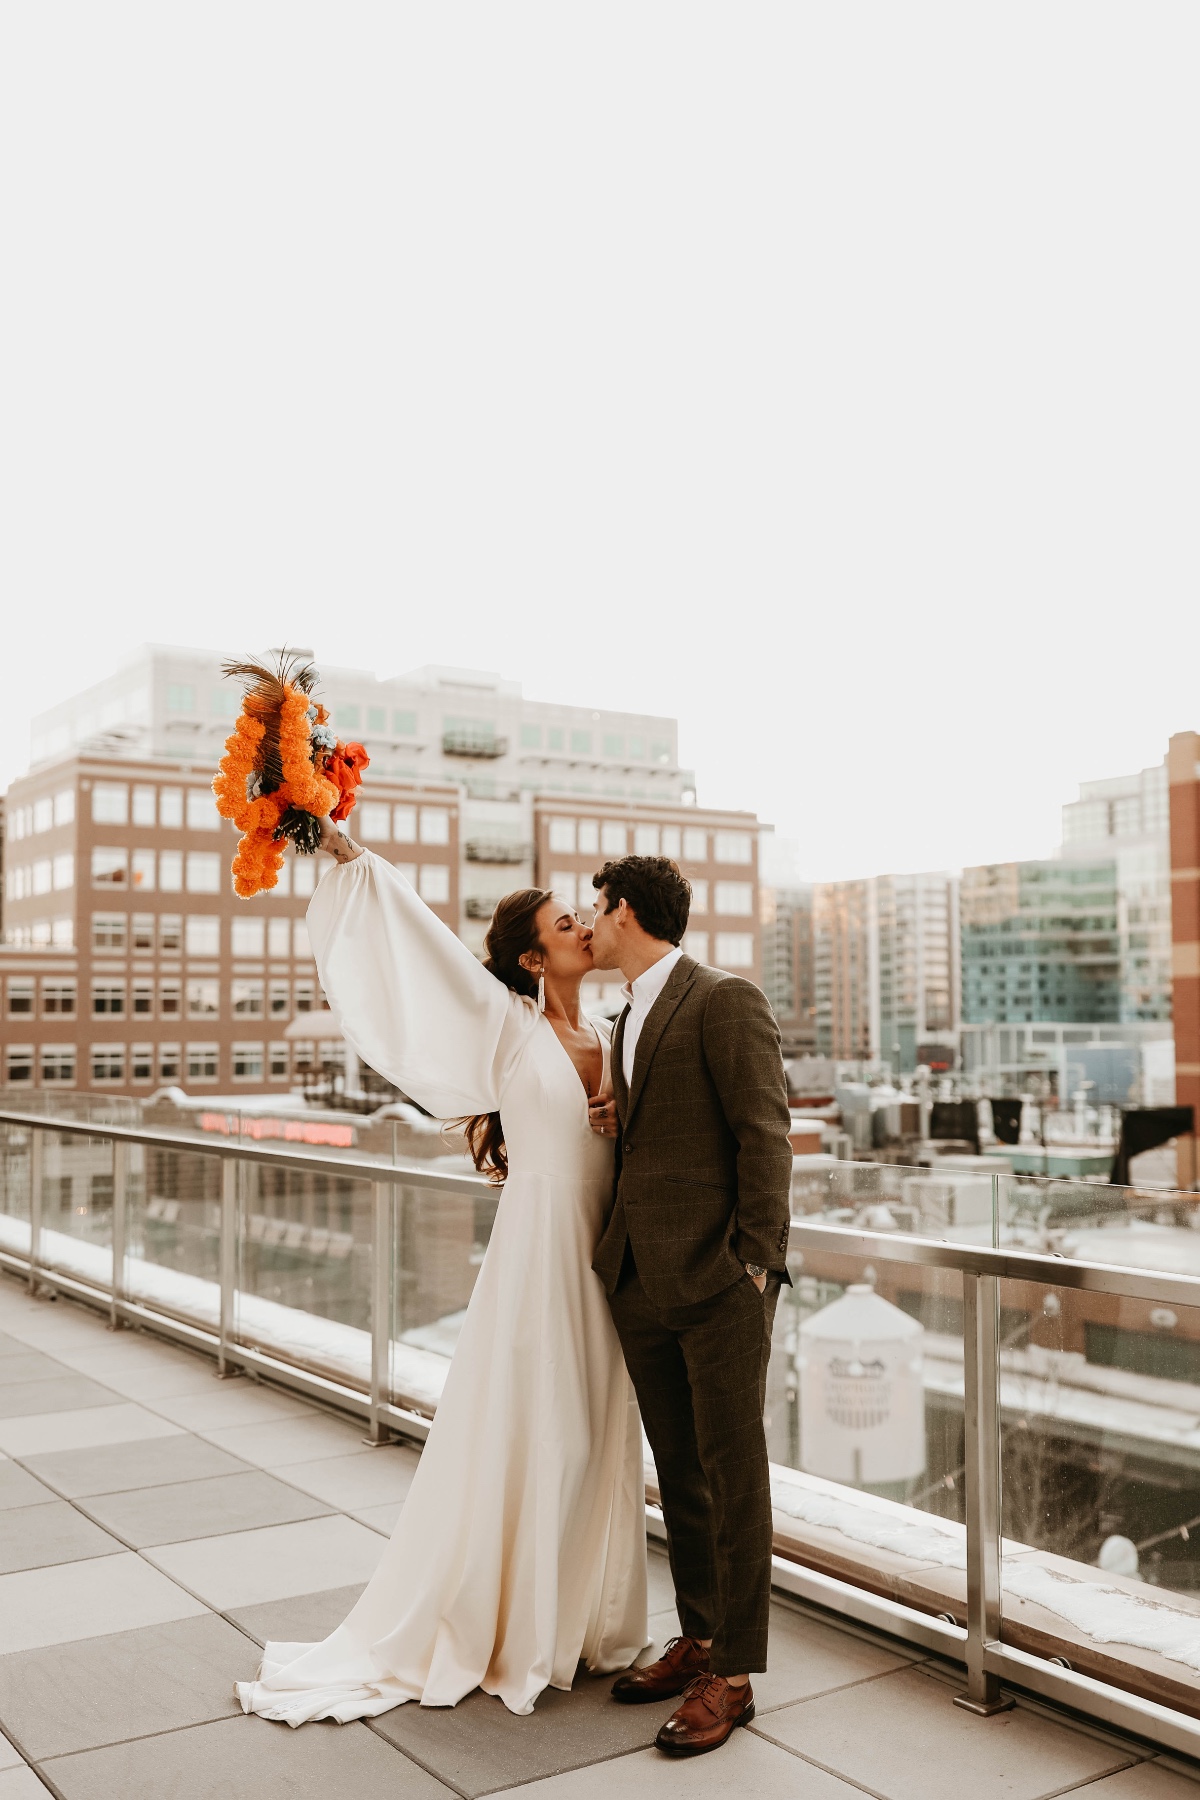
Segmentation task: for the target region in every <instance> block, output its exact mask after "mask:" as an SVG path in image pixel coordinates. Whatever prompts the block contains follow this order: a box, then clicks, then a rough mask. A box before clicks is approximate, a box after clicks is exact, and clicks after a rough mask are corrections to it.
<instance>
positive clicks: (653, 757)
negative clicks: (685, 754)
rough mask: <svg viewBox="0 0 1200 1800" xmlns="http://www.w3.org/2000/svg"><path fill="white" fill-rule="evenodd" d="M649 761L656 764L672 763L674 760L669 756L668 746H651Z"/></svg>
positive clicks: (669, 749)
mask: <svg viewBox="0 0 1200 1800" xmlns="http://www.w3.org/2000/svg"><path fill="white" fill-rule="evenodd" d="M650 761H651V762H656V763H669V762H673V761H674V758H673V756H672V755H671V746H670V744H651V746H650Z"/></svg>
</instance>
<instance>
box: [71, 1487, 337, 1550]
mask: <svg viewBox="0 0 1200 1800" xmlns="http://www.w3.org/2000/svg"><path fill="white" fill-rule="evenodd" d="M86 1506H87V1510H88V1512H89V1513H90V1514H91V1516H92V1517H93V1518H94V1519H98V1520H99V1521H100V1522H101V1524H103V1525H106V1526H108V1528H109V1529H110V1530H111V1531H115V1532H117V1533H118V1534H119V1535H120V1536H121V1537H122V1538H124V1539H125V1542H126V1543H128V1544H132V1545H134V1547H135V1548H136V1549H139V1550H140V1549H141V1548H142V1547H143V1546H144V1545H149V1544H178V1543H182V1542H183V1541H184V1540H186V1539H191V1538H200V1537H215V1536H216V1535H217V1533H218V1532H226V1531H247V1530H250V1529H251V1528H253V1527H254V1526H258V1525H286V1524H288V1523H290V1522H291V1521H292V1520H295V1519H317V1518H320V1517H321V1516H322V1515H323V1514H326V1513H329V1512H330V1511H331V1510H332V1509H331V1508H330V1507H328V1506H326V1504H325V1502H324V1501H323V1500H317V1499H315V1498H314V1497H313V1495H311V1494H302V1493H300V1492H298V1490H297V1489H296V1488H293V1487H288V1486H287V1485H286V1484H285V1483H284V1482H282V1481H277V1480H276V1478H275V1477H274V1475H268V1474H267V1473H266V1471H265V1470H263V1469H247V1470H245V1472H244V1473H242V1474H237V1475H212V1476H209V1477H208V1478H207V1479H206V1480H203V1481H178V1482H170V1483H163V1484H161V1485H160V1486H158V1487H148V1488H135V1489H134V1490H133V1491H131V1492H129V1493H122V1494H93V1495H91V1496H90V1497H89V1498H88V1500H87V1501H86Z"/></svg>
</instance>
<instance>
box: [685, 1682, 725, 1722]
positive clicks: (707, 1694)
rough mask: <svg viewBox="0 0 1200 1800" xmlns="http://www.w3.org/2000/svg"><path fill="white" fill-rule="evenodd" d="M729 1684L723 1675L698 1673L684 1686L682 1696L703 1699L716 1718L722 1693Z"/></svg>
mask: <svg viewBox="0 0 1200 1800" xmlns="http://www.w3.org/2000/svg"><path fill="white" fill-rule="evenodd" d="M727 1686H728V1683H727V1682H726V1680H725V1677H724V1676H723V1675H696V1676H693V1678H692V1680H691V1681H689V1682H688V1684H687V1686H686V1687H685V1688H684V1690H683V1696H682V1697H683V1699H685V1700H701V1701H703V1703H704V1705H705V1706H707V1708H708V1710H709V1712H710V1713H712V1715H713V1717H714V1718H715V1717H717V1716H718V1714H719V1713H720V1710H721V1707H720V1701H721V1695H722V1693H723V1692H724V1690H725V1688H726V1687H727ZM714 1689H715V1693H714Z"/></svg>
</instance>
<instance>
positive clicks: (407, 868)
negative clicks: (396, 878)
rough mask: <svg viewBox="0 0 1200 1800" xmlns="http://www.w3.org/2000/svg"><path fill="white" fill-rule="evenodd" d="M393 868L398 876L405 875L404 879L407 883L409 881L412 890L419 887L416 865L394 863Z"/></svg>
mask: <svg viewBox="0 0 1200 1800" xmlns="http://www.w3.org/2000/svg"><path fill="white" fill-rule="evenodd" d="M392 867H393V868H394V869H395V871H396V873H397V874H398V875H403V877H404V879H405V881H407V883H408V885H409V887H411V888H415V887H416V885H417V865H416V863H410V862H398V863H393V864H392Z"/></svg>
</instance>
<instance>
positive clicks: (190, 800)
mask: <svg viewBox="0 0 1200 1800" xmlns="http://www.w3.org/2000/svg"><path fill="white" fill-rule="evenodd" d="M187 825H188V830H189V831H217V830H219V829H220V825H221V815H220V813H219V812H218V811H217V802H216V800H215V798H214V796H213V793H212V790H211V788H189V789H188V791H187Z"/></svg>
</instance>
